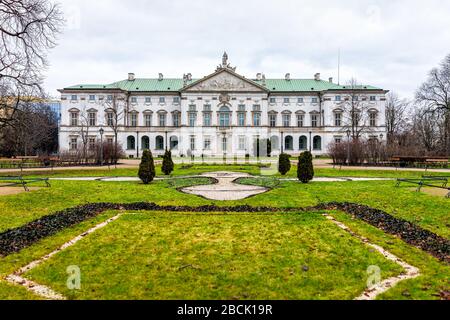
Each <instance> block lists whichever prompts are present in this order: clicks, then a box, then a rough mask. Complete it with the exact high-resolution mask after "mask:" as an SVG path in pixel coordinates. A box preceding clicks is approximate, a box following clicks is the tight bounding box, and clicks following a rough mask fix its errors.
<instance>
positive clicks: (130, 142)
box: [127, 136, 136, 150]
mask: <svg viewBox="0 0 450 320" xmlns="http://www.w3.org/2000/svg"><path fill="white" fill-rule="evenodd" d="M127 149H128V150H135V149H136V139H135V138H134V137H133V136H128V138H127Z"/></svg>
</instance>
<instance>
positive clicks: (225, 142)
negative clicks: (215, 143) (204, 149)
mask: <svg viewBox="0 0 450 320" xmlns="http://www.w3.org/2000/svg"><path fill="white" fill-rule="evenodd" d="M227 151H228V138H227V137H222V152H227Z"/></svg>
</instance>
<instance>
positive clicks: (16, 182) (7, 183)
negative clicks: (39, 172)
mask: <svg viewBox="0 0 450 320" xmlns="http://www.w3.org/2000/svg"><path fill="white" fill-rule="evenodd" d="M37 182H45V185H46V187H50V186H51V185H50V183H49V178H32V179H24V178H23V177H20V176H18V177H10V176H3V177H2V176H0V187H15V186H22V187H23V188H24V190H25V191H30V189H29V188H28V185H29V184H31V183H37Z"/></svg>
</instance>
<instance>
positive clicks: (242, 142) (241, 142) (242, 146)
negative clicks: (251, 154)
mask: <svg viewBox="0 0 450 320" xmlns="http://www.w3.org/2000/svg"><path fill="white" fill-rule="evenodd" d="M245 140H246V139H245V136H239V150H241V151H242V150H246V149H247V146H246V141H245Z"/></svg>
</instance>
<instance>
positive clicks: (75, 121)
mask: <svg viewBox="0 0 450 320" xmlns="http://www.w3.org/2000/svg"><path fill="white" fill-rule="evenodd" d="M79 115H80V113H79V112H78V111H74V112H71V113H70V125H71V126H78V118H79Z"/></svg>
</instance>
